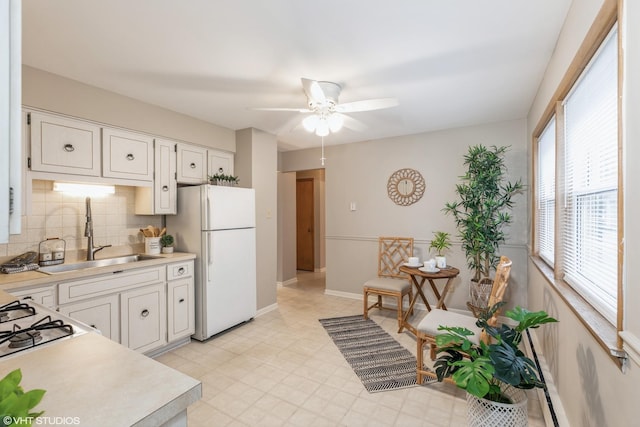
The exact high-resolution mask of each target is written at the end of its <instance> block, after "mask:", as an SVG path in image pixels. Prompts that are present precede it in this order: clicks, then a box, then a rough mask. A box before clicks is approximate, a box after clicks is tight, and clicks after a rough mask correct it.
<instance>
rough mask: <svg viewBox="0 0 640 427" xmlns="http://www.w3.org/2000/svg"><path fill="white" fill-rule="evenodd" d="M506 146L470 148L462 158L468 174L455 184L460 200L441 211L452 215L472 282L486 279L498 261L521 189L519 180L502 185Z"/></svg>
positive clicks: (477, 146) (505, 168) (450, 203)
mask: <svg viewBox="0 0 640 427" xmlns="http://www.w3.org/2000/svg"><path fill="white" fill-rule="evenodd" d="M507 149H508V147H496V146H492V147H490V148H487V147H485V146H484V145H476V146H471V147H469V150H468V152H467V154H466V155H465V156H464V164H465V165H466V166H467V172H466V173H465V174H464V175H463V176H461V177H460V179H461V180H462V183H460V184H458V185H456V194H458V196H459V198H460V199H459V200H457V201H454V202H449V203H447V204H446V205H445V208H444V211H445V212H446V213H448V214H451V215H453V218H454V219H455V222H456V226H457V228H458V231H459V233H460V238H461V239H462V249H463V250H464V252H465V255H466V257H467V264H468V266H469V268H471V269H472V270H473V279H472V280H473V281H475V282H478V281H480V279H482V278H485V277H489V276H490V272H491V269H492V268H493V267H495V265H496V263H497V262H498V259H499V254H498V248H499V245H500V244H501V243H504V241H505V233H504V231H503V229H504V226H505V225H507V224H509V223H511V219H512V218H511V215H510V214H509V210H510V209H511V208H512V207H513V202H512V199H513V196H514V195H515V194H517V193H518V192H520V191H521V190H522V183H521V180H520V179H518V180H517V181H516V182H505V174H506V171H507V167H506V165H505V161H504V154H505V152H506V151H507Z"/></svg>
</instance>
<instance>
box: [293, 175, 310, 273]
mask: <svg viewBox="0 0 640 427" xmlns="http://www.w3.org/2000/svg"><path fill="white" fill-rule="evenodd" d="M313 211H314V205H313V178H301V179H298V180H296V253H297V269H298V270H305V271H313V270H314V251H313V247H314V226H313V224H314V215H313Z"/></svg>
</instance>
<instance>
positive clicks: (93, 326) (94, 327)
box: [89, 323, 98, 329]
mask: <svg viewBox="0 0 640 427" xmlns="http://www.w3.org/2000/svg"><path fill="white" fill-rule="evenodd" d="M89 326H91V327H92V328H93V329H98V328H96V325H94V324H93V323H92V324H91V325H89Z"/></svg>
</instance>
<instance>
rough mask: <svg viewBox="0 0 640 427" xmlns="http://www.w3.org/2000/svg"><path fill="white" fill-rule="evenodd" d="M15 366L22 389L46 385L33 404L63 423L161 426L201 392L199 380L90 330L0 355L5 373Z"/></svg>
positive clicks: (0, 368)
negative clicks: (31, 348)
mask: <svg viewBox="0 0 640 427" xmlns="http://www.w3.org/2000/svg"><path fill="white" fill-rule="evenodd" d="M18 368H20V369H21V371H22V382H21V386H22V387H23V389H24V390H25V391H26V390H31V389H35V388H38V389H44V390H46V393H45V395H44V398H43V399H42V401H41V402H40V403H39V404H38V406H36V407H35V408H34V410H35V411H45V412H44V414H43V417H51V418H53V417H63V419H67V420H70V421H69V422H67V423H66V424H73V425H80V426H140V427H142V426H159V425H162V424H164V423H166V422H167V421H169V420H171V419H173V418H174V417H176V415H179V414H181V413H182V412H183V411H186V409H187V407H188V406H189V405H190V404H192V403H194V402H196V401H197V400H199V399H200V398H201V396H202V385H201V383H200V381H198V380H195V379H193V378H191V377H189V376H187V375H184V374H182V373H180V372H178V371H176V370H174V369H172V368H169V367H167V366H165V365H163V364H161V363H159V362H156V361H155V360H153V359H150V358H148V357H146V356H143V355H142V354H139V353H136V352H135V351H133V350H129V349H128V348H126V347H124V346H122V345H120V344H117V343H115V342H113V341H111V340H109V339H107V338H105V337H103V336H101V335H99V334H96V333H93V332H90V333H86V334H84V335H80V336H76V337H73V338H71V339H63V340H60V341H59V342H56V343H52V344H49V345H46V346H42V347H40V348H38V349H37V350H33V351H26V352H22V353H19V354H17V355H15V356H13V357H9V358H7V359H0V372H2V373H3V376H4V375H6V374H7V373H9V372H11V371H13V370H14V369H18ZM185 416H186V413H185ZM57 419H59V418H57ZM41 421H46V418H44V419H43V420H41ZM49 421H50V423H51V424H56V423H55V419H53V420H49ZM35 424H37V422H34V425H35ZM45 424H47V425H48V423H45Z"/></svg>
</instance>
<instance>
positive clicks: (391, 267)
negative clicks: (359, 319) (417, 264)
mask: <svg viewBox="0 0 640 427" xmlns="http://www.w3.org/2000/svg"><path fill="white" fill-rule="evenodd" d="M411 256H413V238H411V237H380V238H378V277H377V278H375V279H371V280H368V281H367V282H366V283H365V284H364V286H363V291H364V318H365V319H367V318H368V317H369V310H371V309H372V308H379V309H386V308H387V307H383V305H382V297H383V296H384V297H394V298H395V299H396V301H397V309H396V310H397V312H398V332H399V331H400V327H401V326H402V319H403V317H404V312H403V310H402V302H403V300H404V296H405V295H408V296H409V301H411V298H413V291H412V289H411V283H410V282H409V280H408V277H407V276H406V275H405V274H403V273H400V271H399V268H400V266H402V264H403V263H406V262H407V261H408V260H409V257H411ZM369 295H375V296H377V297H378V298H377V301H376V303H375V304H373V305H371V306H369Z"/></svg>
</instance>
